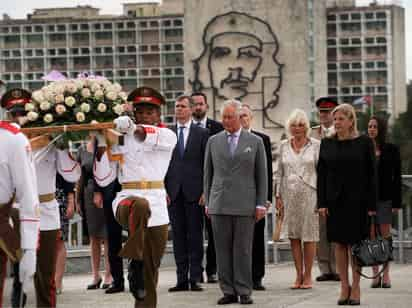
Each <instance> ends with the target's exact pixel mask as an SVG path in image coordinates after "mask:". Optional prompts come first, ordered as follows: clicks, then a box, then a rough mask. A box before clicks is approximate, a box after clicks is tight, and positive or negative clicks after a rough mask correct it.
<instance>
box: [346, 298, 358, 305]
mask: <svg viewBox="0 0 412 308" xmlns="http://www.w3.org/2000/svg"><path fill="white" fill-rule="evenodd" d="M348 305H349V306H359V305H360V300H359V299H348Z"/></svg>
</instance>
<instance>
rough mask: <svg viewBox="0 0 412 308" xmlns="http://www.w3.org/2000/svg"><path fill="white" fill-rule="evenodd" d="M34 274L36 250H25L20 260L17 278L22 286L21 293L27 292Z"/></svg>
mask: <svg viewBox="0 0 412 308" xmlns="http://www.w3.org/2000/svg"><path fill="white" fill-rule="evenodd" d="M35 272H36V250H34V249H27V250H25V251H24V253H23V257H22V258H21V260H20V270H19V278H20V282H21V283H22V285H23V291H24V292H26V293H27V292H28V291H29V289H30V285H31V284H32V278H33V275H34V273H35Z"/></svg>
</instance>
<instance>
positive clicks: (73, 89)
mask: <svg viewBox="0 0 412 308" xmlns="http://www.w3.org/2000/svg"><path fill="white" fill-rule="evenodd" d="M66 90H67V92H69V93H70V94H73V93H76V91H77V86H76V84H75V83H74V82H70V83H68V84H67V85H66Z"/></svg>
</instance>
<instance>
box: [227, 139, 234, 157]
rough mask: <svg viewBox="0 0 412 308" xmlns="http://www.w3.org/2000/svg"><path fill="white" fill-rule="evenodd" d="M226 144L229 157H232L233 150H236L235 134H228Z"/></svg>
mask: <svg viewBox="0 0 412 308" xmlns="http://www.w3.org/2000/svg"><path fill="white" fill-rule="evenodd" d="M228 142H229V151H230V155H232V156H233V155H234V154H235V150H236V135H235V134H230V135H229V136H228Z"/></svg>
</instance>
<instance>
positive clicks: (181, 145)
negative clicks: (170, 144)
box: [177, 126, 185, 157]
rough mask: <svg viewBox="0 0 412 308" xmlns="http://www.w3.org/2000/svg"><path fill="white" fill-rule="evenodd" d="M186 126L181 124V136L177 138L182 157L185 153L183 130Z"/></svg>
mask: <svg viewBox="0 0 412 308" xmlns="http://www.w3.org/2000/svg"><path fill="white" fill-rule="evenodd" d="M184 128H185V126H180V127H179V130H180V131H179V137H178V140H177V146H178V149H179V153H180V157H183V154H184V153H185V137H184V135H183V130H184Z"/></svg>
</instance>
